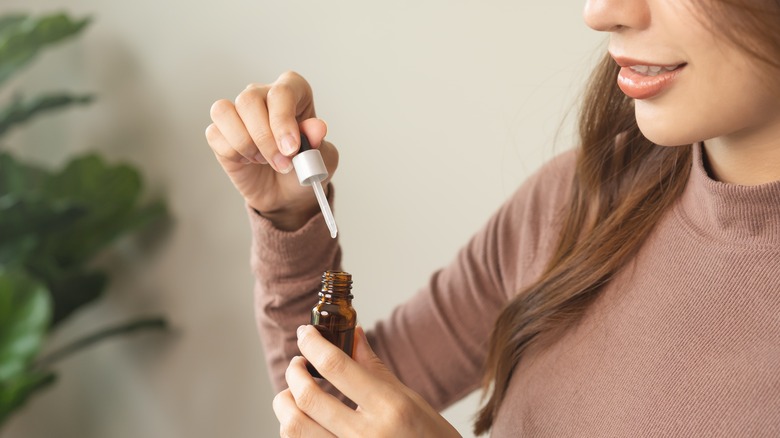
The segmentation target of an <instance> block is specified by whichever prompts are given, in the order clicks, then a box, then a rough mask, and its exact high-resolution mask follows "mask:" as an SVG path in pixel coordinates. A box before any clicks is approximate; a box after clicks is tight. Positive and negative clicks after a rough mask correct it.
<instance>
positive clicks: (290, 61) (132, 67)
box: [0, 0, 602, 438]
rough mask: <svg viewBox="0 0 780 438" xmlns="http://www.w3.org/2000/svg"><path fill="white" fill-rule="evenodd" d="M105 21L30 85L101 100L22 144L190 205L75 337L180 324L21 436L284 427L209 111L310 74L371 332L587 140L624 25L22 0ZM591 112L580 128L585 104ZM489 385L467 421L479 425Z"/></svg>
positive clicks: (384, 11) (332, 9) (450, 6)
mask: <svg viewBox="0 0 780 438" xmlns="http://www.w3.org/2000/svg"><path fill="white" fill-rule="evenodd" d="M3 3H4V4H3V5H2V6H0V10H2V11H3V12H7V11H11V10H24V11H51V10H55V9H62V8H66V9H67V10H68V11H71V12H73V13H75V14H79V15H81V14H89V15H92V16H93V17H94V19H95V21H94V23H93V25H92V26H91V27H90V28H89V30H88V31H87V32H86V34H85V35H84V36H83V37H82V38H79V39H78V40H77V41H72V42H70V43H68V44H66V45H63V46H61V47H59V48H58V49H57V50H54V51H51V52H49V53H47V54H46V55H45V56H43V57H42V58H40V59H39V60H38V62H36V64H35V65H34V66H33V67H32V68H30V69H29V70H27V71H26V72H25V75H24V76H25V77H24V78H22V79H21V80H17V81H16V82H15V84H16V85H18V86H20V87H22V88H24V89H27V90H39V89H46V88H53V87H54V86H55V85H56V86H60V87H62V88H70V89H75V90H84V91H95V92H97V93H98V94H99V96H100V99H99V102H98V103H96V104H94V105H92V106H91V107H89V108H86V109H79V110H71V111H68V112H67V113H63V114H60V115H57V116H53V117H47V118H46V119H45V120H43V119H42V120H40V121H37V122H35V123H34V124H32V125H30V126H28V127H27V128H24V129H19V130H17V131H16V132H14V133H13V135H12V136H11V138H10V140H9V143H12V144H15V145H17V147H18V149H22V150H24V154H25V155H26V156H29V157H33V158H35V159H36V160H39V161H42V162H44V163H50V164H57V163H61V162H62V160H63V158H64V157H65V156H67V155H68V154H70V153H72V152H74V151H80V150H84V149H98V150H100V151H102V152H103V153H104V154H105V155H106V156H108V157H110V158H111V159H112V160H125V161H129V162H132V163H135V164H137V165H140V166H141V167H142V169H143V171H144V173H145V175H146V176H147V179H148V182H149V186H150V189H151V190H152V191H153V192H154V193H159V194H162V195H164V196H165V197H166V198H167V199H168V200H169V203H170V206H171V209H172V212H173V214H174V216H175V220H176V222H175V225H174V227H173V228H172V230H171V232H170V233H169V234H168V235H167V237H165V238H164V239H161V240H160V241H159V242H156V243H154V244H150V243H147V244H146V245H147V246H145V247H144V248H140V249H139V248H138V247H137V245H135V244H132V243H126V244H125V245H124V246H123V247H122V248H121V250H120V255H122V256H129V257H132V256H133V255H134V254H138V253H140V254H145V256H144V257H143V258H141V259H137V260H134V261H133V262H132V264H131V265H130V266H127V265H125V268H124V269H123V270H121V271H119V272H118V273H117V277H116V282H115V283H114V286H113V287H112V290H111V291H110V293H109V295H108V296H107V297H106V299H104V300H103V301H102V302H101V303H100V304H99V305H97V306H94V307H92V308H90V309H89V310H86V311H84V312H82V313H81V314H79V315H78V316H77V317H76V318H75V319H74V320H72V321H71V322H70V323H69V324H68V325H67V327H64V330H62V331H61V332H60V333H58V336H57V337H56V339H54V343H55V344H56V343H62V342H65V341H67V340H68V339H72V338H73V337H75V336H77V335H78V334H79V333H83V332H84V331H86V330H89V329H91V328H94V327H97V326H98V325H100V324H103V323H109V322H114V321H118V320H123V319H126V318H128V317H130V316H132V315H136V314H139V313H142V312H161V313H164V314H166V315H167V316H168V317H169V318H170V320H171V321H172V323H173V324H174V326H175V331H174V332H173V333H171V334H168V335H163V336H161V335H156V334H146V335H141V336H136V337H133V338H130V339H123V340H115V341H111V342H108V343H105V344H103V345H101V346H99V347H97V348H94V349H92V350H90V351H88V352H85V353H83V354H81V355H79V356H78V357H73V358H72V359H70V360H67V361H66V362H64V363H63V364H62V365H61V366H60V367H59V371H60V380H59V382H58V383H57V384H56V386H55V388H54V389H52V390H49V391H47V392H45V393H44V394H42V395H40V396H38V397H36V398H34V399H33V400H32V401H31V403H29V404H28V405H27V407H26V408H25V409H24V411H23V412H22V413H20V414H18V415H16V416H15V417H14V418H13V420H12V422H11V424H10V427H9V428H8V429H7V430H5V433H4V434H3V435H2V436H3V438H17V437H26V438H43V437H52V436H57V437H83V438H93V437H94V438H98V437H100V438H102V437H112V438H136V437H192V438H195V437H204V438H205V437H217V436H219V437H239V438H241V437H266V436H276V435H277V427H278V424H277V422H276V419H275V417H274V415H273V412H272V410H271V399H272V397H273V395H274V394H273V392H272V390H271V389H270V387H269V385H268V383H267V382H266V374H265V373H266V371H265V368H264V363H263V356H262V351H261V350H260V345H259V342H258V339H257V335H256V333H255V329H254V321H253V314H252V307H251V305H252V298H251V284H252V281H251V277H250V273H249V268H248V258H247V255H248V245H249V235H248V232H247V221H246V218H245V216H244V211H243V208H242V203H241V200H240V199H239V196H238V195H237V194H236V193H234V192H233V190H232V187H231V186H230V184H229V182H228V181H227V179H226V178H225V177H224V175H223V174H222V172H221V170H220V169H219V167H218V166H217V164H216V162H215V161H214V159H213V157H212V155H211V152H210V150H209V148H208V147H207V145H206V142H205V140H204V137H203V130H204V128H205V127H206V125H207V124H208V123H209V118H208V110H209V106H210V105H211V102H213V101H214V100H216V99H218V98H222V97H228V98H232V97H234V96H235V95H236V94H237V93H238V92H239V91H240V90H241V89H242V88H243V87H244V86H245V85H246V84H247V83H249V82H266V81H272V80H273V79H275V78H276V76H277V75H278V74H279V73H281V72H283V71H285V70H287V69H293V70H296V71H298V72H300V73H302V74H303V75H304V76H305V77H307V78H308V79H309V80H310V81H311V83H312V85H313V87H314V90H315V96H316V100H317V108H318V110H319V115H320V116H321V117H322V118H325V119H326V120H327V121H328V123H329V126H330V134H329V138H330V140H331V141H332V142H334V143H336V144H337V145H338V146H339V147H340V151H341V157H342V159H341V167H340V169H339V172H338V173H337V175H336V177H335V184H336V185H337V190H338V192H337V193H338V199H337V204H336V217H337V220H338V224H339V228H340V231H341V242H342V245H343V247H344V251H345V262H344V263H345V267H346V269H347V270H348V271H350V272H351V273H352V274H353V276H354V278H355V290H356V299H355V305H356V307H357V309H358V312H359V313H360V319H361V322H362V323H363V325H365V326H371V325H372V324H373V323H374V321H376V320H377V318H380V317H382V316H383V315H387V314H388V312H389V310H390V309H391V308H392V307H393V305H395V304H396V303H398V302H401V301H403V300H404V299H405V298H407V297H408V296H410V295H411V294H412V293H414V292H415V290H416V289H417V288H418V287H420V286H421V285H423V284H424V283H425V281H426V279H427V277H428V276H429V275H430V273H431V272H432V271H433V270H435V269H436V268H438V267H440V266H442V265H444V264H445V263H447V262H448V261H449V260H450V259H451V258H452V257H453V255H454V253H455V251H456V250H457V248H458V247H460V246H461V245H463V244H464V243H465V242H466V240H467V239H468V237H469V236H470V235H471V234H472V233H473V232H474V231H476V229H477V228H479V227H480V226H481V224H482V223H483V222H484V221H485V220H486V219H487V217H488V216H489V215H490V214H491V212H492V211H493V210H494V209H495V208H496V207H497V206H498V204H499V203H500V202H501V201H502V200H503V199H504V198H505V197H506V196H507V195H508V194H509V193H511V192H512V191H513V190H514V188H515V187H516V186H517V185H518V183H519V182H520V181H522V180H523V179H524V178H525V177H526V176H527V175H528V174H529V172H531V171H533V170H534V169H535V168H537V167H538V166H539V164H540V163H541V162H542V161H543V160H546V159H549V158H550V157H551V156H552V155H553V154H555V153H556V152H558V151H560V150H562V149H565V148H568V147H569V146H570V145H571V138H570V135H569V133H570V128H569V127H570V123H569V122H570V121H571V119H573V118H574V117H573V112H574V111H575V110H573V109H572V108H573V107H572V105H573V103H574V102H575V100H576V98H577V95H578V93H579V91H580V84H581V83H582V81H583V80H584V79H585V78H586V75H587V72H588V66H589V65H591V63H592V60H593V58H594V56H597V54H598V52H599V50H600V43H601V41H602V37H601V36H600V35H597V34H595V33H594V32H592V31H590V30H588V29H587V28H586V27H585V26H584V24H582V20H581V16H580V15H581V8H582V4H581V2H563V3H557V2H550V3H546V2H521V1H509V0H499V1H491V2H474V1H472V2H466V1H457V0H447V1H445V0H415V1H405V0H401V1H387V2H371V1H356V0H349V1H310V2H304V1H269V0H265V1H261V0H258V1H249V0H243V1H239V0H234V1H221V2H193V1H183V0H171V1H151V0H136V1H95V0H93V1H88V0H69V1H65V0H37V1H35V2H30V1H29V0H7V1H5V2H3ZM570 112H571V113H572V114H570V115H569V118H568V119H567V121H566V122H564V123H563V124H561V123H562V121H563V120H564V117H565V116H566V114H567V113H570ZM476 404H477V398H476V397H474V396H472V397H470V398H469V399H467V400H465V401H464V402H461V403H459V404H458V405H456V406H454V407H452V408H450V409H449V410H448V411H447V412H446V415H447V417H448V418H449V419H450V420H451V421H452V422H454V423H455V424H456V425H457V427H458V428H459V429H460V430H461V432H462V433H463V434H464V435H465V436H469V435H470V432H469V430H470V419H471V415H472V414H473V413H474V411H475V408H476Z"/></svg>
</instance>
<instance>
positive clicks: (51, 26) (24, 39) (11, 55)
mask: <svg viewBox="0 0 780 438" xmlns="http://www.w3.org/2000/svg"><path fill="white" fill-rule="evenodd" d="M21 17H22V16H21V15H14V16H11V17H8V18H6V19H4V20H3V21H2V22H0V24H2V28H0V29H1V30H2V32H0V84H1V83H3V82H5V81H6V80H7V79H8V78H9V77H11V76H12V75H13V74H14V73H16V72H17V71H18V70H19V69H20V68H22V67H24V66H25V65H26V64H27V63H29V62H30V61H31V60H32V59H33V58H35V56H36V55H37V54H38V52H40V51H41V49H43V48H44V47H46V46H48V45H51V44H53V43H56V42H59V41H62V40H64V39H66V38H68V37H70V36H74V35H76V34H78V33H79V32H81V31H82V30H83V29H84V27H85V26H86V25H87V24H88V23H89V18H83V19H75V20H74V19H72V18H71V17H69V16H68V15H67V14H64V13H57V14H50V15H44V16H40V17H31V16H26V17H24V18H23V19H22V18H21Z"/></svg>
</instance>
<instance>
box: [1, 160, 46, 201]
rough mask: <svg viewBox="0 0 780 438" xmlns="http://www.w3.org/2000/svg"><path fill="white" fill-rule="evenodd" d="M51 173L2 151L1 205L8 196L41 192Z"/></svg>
mask: <svg viewBox="0 0 780 438" xmlns="http://www.w3.org/2000/svg"><path fill="white" fill-rule="evenodd" d="M50 176H51V172H49V171H47V170H45V169H43V168H41V167H37V166H33V165H30V164H27V163H22V162H20V161H18V160H16V159H15V158H14V157H13V156H12V155H10V154H8V153H5V152H2V151H0V203H2V199H5V196H6V195H9V194H11V195H16V196H15V198H16V197H18V196H19V195H22V194H24V193H34V192H39V191H40V190H41V187H43V185H44V183H45V181H46V179H47V178H49V177H50Z"/></svg>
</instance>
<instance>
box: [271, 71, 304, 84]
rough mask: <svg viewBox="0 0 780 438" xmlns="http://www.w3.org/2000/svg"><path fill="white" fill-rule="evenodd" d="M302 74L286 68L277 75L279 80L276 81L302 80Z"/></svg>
mask: <svg viewBox="0 0 780 438" xmlns="http://www.w3.org/2000/svg"><path fill="white" fill-rule="evenodd" d="M302 80H304V79H303V76H301V75H300V74H298V72H296V71H293V70H287V71H286V72H284V73H282V74H281V75H280V76H279V81H277V82H293V81H302Z"/></svg>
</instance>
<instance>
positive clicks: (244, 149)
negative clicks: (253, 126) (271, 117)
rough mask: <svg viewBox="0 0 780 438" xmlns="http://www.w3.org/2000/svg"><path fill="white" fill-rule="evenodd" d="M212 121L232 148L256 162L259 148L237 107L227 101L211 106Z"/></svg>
mask: <svg viewBox="0 0 780 438" xmlns="http://www.w3.org/2000/svg"><path fill="white" fill-rule="evenodd" d="M210 114H211V120H212V121H214V124H215V125H216V126H217V128H219V131H220V132H221V133H222V135H223V136H224V137H225V140H227V142H228V144H229V145H230V147H232V148H233V149H235V151H236V152H237V153H238V154H240V155H241V156H243V157H244V158H246V159H247V160H249V161H253V162H254V161H255V156H256V155H257V147H256V146H255V142H254V141H253V140H252V137H251V136H250V135H249V132H247V129H246V126H244V122H243V121H242V120H241V117H239V115H238V112H236V107H235V106H234V105H233V103H232V102H230V101H229V100H227V99H220V100H218V101H216V102H214V104H213V105H211V111H210Z"/></svg>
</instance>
